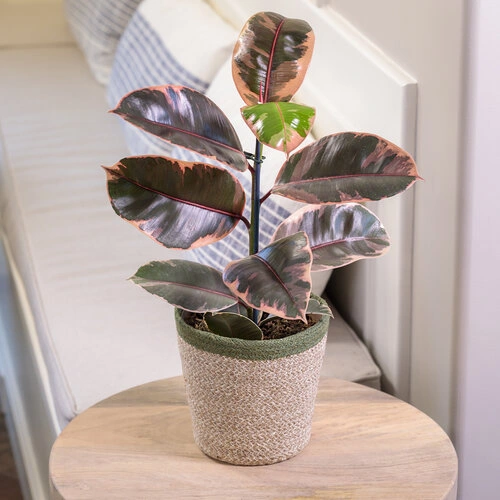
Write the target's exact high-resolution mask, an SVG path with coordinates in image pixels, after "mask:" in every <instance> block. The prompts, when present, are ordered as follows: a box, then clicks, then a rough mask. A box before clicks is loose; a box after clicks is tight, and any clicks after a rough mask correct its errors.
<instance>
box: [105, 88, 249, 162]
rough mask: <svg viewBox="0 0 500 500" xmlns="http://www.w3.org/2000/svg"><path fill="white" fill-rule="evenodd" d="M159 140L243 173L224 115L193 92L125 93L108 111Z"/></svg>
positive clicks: (240, 156)
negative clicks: (189, 150)
mask: <svg viewBox="0 0 500 500" xmlns="http://www.w3.org/2000/svg"><path fill="white" fill-rule="evenodd" d="M112 113H115V114H117V115H119V116H121V117H122V118H123V119H125V120H127V121H128V122H130V123H132V124H133V125H136V126H137V127H139V128H141V129H143V130H145V131H146V132H149V133H151V134H153V135H155V136H157V137H160V138H161V139H163V140H165V141H167V142H170V143H172V144H175V145H177V146H181V147H183V148H187V149H191V150H193V151H195V152H196V153H199V154H202V155H204V156H207V157H210V158H214V159H216V160H218V161H220V162H222V163H224V164H226V165H229V166H230V167H233V168H235V169H237V170H240V171H244V170H246V169H247V166H248V162H247V160H246V158H245V153H244V152H243V149H242V147H241V144H240V140H239V139H238V136H237V135H236V132H235V130H234V128H233V126H232V125H231V123H230V121H229V120H228V118H227V117H226V115H225V114H224V113H223V112H222V111H221V110H220V109H219V108H218V107H217V105H216V104H215V103H213V102H212V101H211V100H210V99H209V98H208V97H206V96H205V95H203V94H201V93H200V92H197V91H196V90H193V89H190V88H187V87H182V86H176V85H163V86H159V87H148V88H144V89H139V90H135V91H133V92H131V93H130V94H127V95H126V96H125V97H124V98H123V99H122V100H121V101H120V102H119V104H118V106H117V107H116V108H115V109H114V110H112Z"/></svg>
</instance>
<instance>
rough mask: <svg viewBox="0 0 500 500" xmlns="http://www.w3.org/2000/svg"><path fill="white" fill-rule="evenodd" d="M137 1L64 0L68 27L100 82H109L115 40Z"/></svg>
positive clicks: (125, 24)
mask: <svg viewBox="0 0 500 500" xmlns="http://www.w3.org/2000/svg"><path fill="white" fill-rule="evenodd" d="M140 2H141V0H85V1H82V0H65V9H66V17H67V19H68V23H69V25H70V28H71V30H72V32H73V35H74V36H75V39H76V41H77V43H78V45H79V46H80V48H81V49H82V51H83V53H84V55H85V58H86V59H87V62H88V64H89V66H90V69H91V71H92V73H93V75H94V77H95V79H96V80H97V81H98V82H99V83H102V84H106V83H108V80H109V75H110V73H111V67H112V65H113V58H114V56H115V51H116V47H117V45H118V41H119V40H120V37H121V36H122V33H123V31H124V30H125V28H126V26H127V24H128V22H129V20H130V18H131V17H132V15H133V14H134V12H135V9H136V8H137V6H138V5H139V3H140Z"/></svg>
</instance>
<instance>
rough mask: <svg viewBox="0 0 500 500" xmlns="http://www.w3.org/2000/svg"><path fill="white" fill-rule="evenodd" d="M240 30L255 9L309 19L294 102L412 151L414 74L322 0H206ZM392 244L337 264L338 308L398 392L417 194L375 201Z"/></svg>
mask: <svg viewBox="0 0 500 500" xmlns="http://www.w3.org/2000/svg"><path fill="white" fill-rule="evenodd" d="M206 1H207V2H208V3H209V4H210V5H211V6H212V8H214V9H215V10H216V11H217V12H218V13H219V15H221V16H222V17H224V18H225V19H226V21H228V22H229V23H231V24H232V25H234V26H235V28H237V29H241V28H242V27H243V24H244V23H245V21H246V20H247V19H248V18H249V17H250V16H251V15H253V14H255V13H256V12H260V11H274V12H277V13H279V14H282V15H284V16H287V17H292V18H300V19H305V20H306V21H308V22H309V24H310V25H311V26H312V28H313V30H314V33H315V37H316V42H315V47H314V53H313V58H312V62H311V65H310V68H309V70H308V73H307V75H306V77H305V80H304V83H303V85H302V87H301V89H300V91H299V93H298V94H297V96H296V98H297V101H299V102H302V103H304V104H307V105H309V106H314V107H316V121H315V126H314V130H313V132H314V135H315V136H316V137H321V136H323V135H327V134H330V133H333V132H338V131H344V130H355V131H361V132H371V133H375V134H378V135H381V136H383V137H385V138H386V139H389V140H390V141H392V142H394V143H396V144H398V145H400V146H402V147H404V148H405V149H406V150H408V151H409V152H410V153H414V147H415V131H416V109H417V106H416V105H417V83H416V81H415V80H414V79H413V78H412V77H411V76H410V75H408V74H407V73H406V72H405V71H403V70H402V69H401V68H400V67H398V66H397V65H396V64H395V63H394V62H393V61H392V60H390V59H389V58H388V57H387V56H386V55H385V54H384V53H383V52H382V51H381V50H379V49H378V48H377V47H376V46H375V45H374V44H373V43H372V42H371V41H370V40H368V39H367V38H366V37H364V36H363V35H362V34H361V33H360V32H359V31H357V30H356V29H355V28H354V27H353V26H352V25H350V24H349V23H348V22H347V21H345V20H344V19H343V18H342V17H341V16H340V15H338V14H337V13H336V12H335V11H334V10H333V9H332V8H331V7H328V5H325V4H327V2H324V1H321V0H316V1H313V0H293V1H291V0H241V1H238V0H206ZM371 208H373V209H374V210H375V211H376V212H377V213H378V215H379V216H380V218H381V220H382V221H383V222H384V225H385V226H386V228H387V230H388V232H389V234H390V236H391V240H392V244H393V246H392V249H391V251H390V252H389V254H387V255H386V256H384V257H383V258H381V259H376V260H371V261H364V262H360V263H356V265H353V266H348V267H347V268H345V269H342V270H338V271H336V276H337V278H336V282H338V283H339V284H340V285H341V287H342V288H341V289H340V288H339V286H337V291H336V292H334V294H335V295H336V296H337V298H338V301H339V302H340V303H339V306H340V309H341V310H343V311H344V315H345V316H347V318H348V319H349V320H350V321H351V323H352V324H353V326H354V327H355V328H356V329H357V330H358V332H359V333H360V334H362V335H363V337H364V339H365V341H366V342H367V344H368V345H369V346H370V348H371V350H372V353H373V354H374V355H375V358H376V360H377V361H378V363H379V364H380V365H381V368H382V371H383V372H384V374H385V377H386V381H387V382H388V386H390V387H391V388H392V389H393V392H394V393H396V394H397V395H398V396H400V397H403V398H406V397H407V396H408V392H409V366H410V365H409V362H410V319H411V318H410V315H411V309H410V308H411V259H412V243H411V240H412V233H413V195H412V192H411V191H409V192H407V193H404V195H403V196H399V197H395V198H391V199H389V200H384V201H382V202H379V203H377V204H374V206H372V207H371Z"/></svg>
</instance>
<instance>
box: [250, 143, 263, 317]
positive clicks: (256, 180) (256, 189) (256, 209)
mask: <svg viewBox="0 0 500 500" xmlns="http://www.w3.org/2000/svg"><path fill="white" fill-rule="evenodd" d="M261 164H262V143H261V142H260V141H259V140H256V141H255V155H254V160H253V172H252V214H251V218H250V234H249V249H248V253H249V254H250V255H253V254H254V253H257V252H258V251H259V219H260V167H261ZM258 316H259V311H258V310H257V309H252V320H253V321H254V322H255V323H257V320H258Z"/></svg>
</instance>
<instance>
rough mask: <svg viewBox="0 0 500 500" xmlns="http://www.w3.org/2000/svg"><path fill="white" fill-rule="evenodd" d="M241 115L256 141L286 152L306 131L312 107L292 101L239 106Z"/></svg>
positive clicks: (312, 114)
mask: <svg viewBox="0 0 500 500" xmlns="http://www.w3.org/2000/svg"><path fill="white" fill-rule="evenodd" d="M241 114H242V115H243V119H244V120H245V122H246V124H247V125H248V126H249V127H250V130H251V131H252V132H253V134H254V135H255V136H256V137H257V139H258V140H259V141H260V142H262V143H263V144H265V145H266V146H269V147H271V148H273V149H277V150H279V151H283V152H285V153H289V152H291V151H293V150H294V149H295V148H297V147H298V146H299V145H300V144H301V143H302V141H303V140H304V139H305V138H306V137H307V135H308V134H309V132H310V130H311V128H312V126H313V123H314V117H315V110H314V108H310V107H308V106H303V105H301V104H295V103H294V102H268V103H265V104H255V105H254V106H247V107H245V108H242V109H241Z"/></svg>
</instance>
